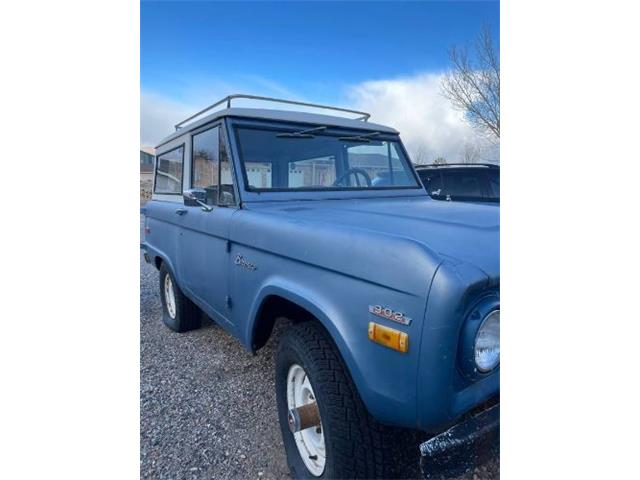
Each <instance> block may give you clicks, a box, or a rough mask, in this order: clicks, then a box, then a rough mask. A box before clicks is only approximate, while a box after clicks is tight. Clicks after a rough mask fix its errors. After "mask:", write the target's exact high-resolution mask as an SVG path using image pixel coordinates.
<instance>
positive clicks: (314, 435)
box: [287, 364, 327, 477]
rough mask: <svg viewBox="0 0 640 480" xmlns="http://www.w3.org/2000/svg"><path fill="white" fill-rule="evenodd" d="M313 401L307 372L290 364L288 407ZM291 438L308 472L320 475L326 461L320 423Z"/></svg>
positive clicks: (314, 399)
mask: <svg viewBox="0 0 640 480" xmlns="http://www.w3.org/2000/svg"><path fill="white" fill-rule="evenodd" d="M313 402H317V399H316V395H315V393H313V388H312V387H311V382H309V377H308V376H307V373H306V372H305V371H304V369H303V368H302V367H301V366H300V365H298V364H293V365H291V367H289V373H288V374H287V406H288V408H289V409H293V408H298V407H301V406H302V405H306V404H308V403H313ZM293 438H294V439H295V442H296V446H297V447H298V453H300V457H302V461H303V462H304V464H305V466H306V467H307V469H308V470H309V472H311V474H312V475H313V476H315V477H319V476H320V475H322V472H324V466H325V464H326V462H327V452H326V449H325V446H324V433H323V430H322V423H320V427H317V428H316V427H311V428H307V429H305V430H302V431H301V432H296V433H294V434H293Z"/></svg>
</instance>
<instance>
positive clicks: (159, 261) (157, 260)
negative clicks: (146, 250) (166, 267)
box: [153, 257, 162, 270]
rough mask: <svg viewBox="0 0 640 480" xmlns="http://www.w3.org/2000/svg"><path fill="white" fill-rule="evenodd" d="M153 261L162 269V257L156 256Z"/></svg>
mask: <svg viewBox="0 0 640 480" xmlns="http://www.w3.org/2000/svg"><path fill="white" fill-rule="evenodd" d="M153 263H155V264H156V268H157V269H158V270H160V267H161V266H162V258H160V257H156V258H154V259H153Z"/></svg>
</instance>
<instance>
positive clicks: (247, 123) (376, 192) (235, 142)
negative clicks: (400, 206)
mask: <svg viewBox="0 0 640 480" xmlns="http://www.w3.org/2000/svg"><path fill="white" fill-rule="evenodd" d="M229 122H230V128H229V131H230V133H231V134H230V135H229V136H230V137H231V143H232V149H233V153H234V158H235V161H237V167H238V168H237V171H239V172H241V175H240V177H241V179H242V182H243V191H244V197H245V200H252V199H256V200H257V199H259V198H260V199H265V200H266V199H267V198H265V197H268V198H269V199H271V198H273V199H280V198H282V199H285V198H289V197H290V198H291V199H295V198H303V197H304V198H306V197H313V198H354V197H359V198H364V197H381V196H382V197H386V196H418V195H419V196H424V195H426V191H425V190H424V188H423V186H422V181H421V180H420V177H419V176H418V175H417V173H416V172H415V170H414V168H413V165H412V164H411V160H410V158H409V155H408V153H407V151H406V149H405V147H404V145H403V144H402V141H401V140H400V137H399V135H398V133H397V132H393V131H380V134H379V135H378V136H376V137H375V141H389V142H394V143H395V144H396V145H397V148H398V150H399V153H401V155H399V157H404V158H399V160H400V162H402V165H403V166H404V167H405V169H406V170H407V174H408V175H410V178H413V180H414V182H415V183H414V185H387V186H371V187H368V186H364V187H342V186H339V187H335V188H333V187H302V188H256V187H252V186H251V185H250V184H249V181H248V177H247V172H246V168H245V164H244V160H243V158H242V147H241V144H240V138H239V129H240V128H253V129H260V130H270V131H274V133H294V132H296V131H300V130H303V129H309V128H314V127H319V126H326V129H325V130H322V131H321V132H320V133H318V134H317V136H320V135H322V136H330V137H345V136H361V135H366V134H370V133H371V132H372V131H378V129H377V128H376V129H355V128H345V127H340V126H333V125H330V124H327V125H320V124H310V123H299V122H282V121H272V120H259V119H246V118H240V117H236V118H233V117H230V118H229ZM372 140H373V139H372ZM296 141H298V140H296ZM299 141H301V142H304V141H305V139H304V138H302V139H299ZM409 172H410V173H409ZM354 194H356V195H354Z"/></svg>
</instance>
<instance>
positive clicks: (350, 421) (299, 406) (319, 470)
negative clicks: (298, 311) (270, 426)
mask: <svg viewBox="0 0 640 480" xmlns="http://www.w3.org/2000/svg"><path fill="white" fill-rule="evenodd" d="M276 389H277V390H276V396H277V403H278V417H279V421H280V428H281V430H282V438H283V442H284V447H285V452H286V456H287V463H288V465H289V469H290V470H291V473H292V475H293V477H294V478H296V479H315V478H323V479H333V478H354V479H364V478H417V476H418V475H419V470H418V449H417V441H416V443H415V445H412V444H411V441H412V439H413V438H415V435H413V432H407V431H405V430H399V429H396V428H390V427H386V426H383V425H381V424H380V423H379V422H377V421H376V420H375V419H374V418H373V417H371V415H370V414H369V413H368V411H367V410H366V408H365V406H364V404H363V403H362V400H361V399H360V396H359V394H358V392H357V390H356V387H355V385H354V383H353V381H352V380H351V377H350V375H349V372H348V371H347V369H346V366H345V365H344V362H343V361H342V358H341V357H340V354H339V352H338V350H337V348H336V347H335V346H334V344H333V342H332V340H331V339H330V338H329V335H328V334H327V333H326V331H325V330H324V328H323V327H322V326H320V325H319V324H317V323H315V322H303V323H299V324H297V325H293V326H292V327H290V328H289V329H287V330H286V331H285V332H284V333H283V336H282V338H281V340H280V345H279V347H278V352H277V354H276ZM316 409H317V410H316ZM301 427H306V428H301ZM296 430H297V431H296Z"/></svg>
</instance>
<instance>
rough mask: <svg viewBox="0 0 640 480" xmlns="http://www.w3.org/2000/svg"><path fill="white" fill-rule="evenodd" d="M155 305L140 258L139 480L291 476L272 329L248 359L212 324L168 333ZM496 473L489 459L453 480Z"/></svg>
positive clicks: (148, 271)
mask: <svg viewBox="0 0 640 480" xmlns="http://www.w3.org/2000/svg"><path fill="white" fill-rule="evenodd" d="M161 308H162V307H161V305H160V296H159V293H158V272H157V270H156V269H155V267H153V266H151V265H149V264H147V263H145V262H144V259H143V258H142V254H141V255H140V476H141V478H143V479H251V478H254V479H275V478H277V479H285V478H291V476H290V474H289V470H288V468H287V465H286V462H285V458H284V450H283V446H282V439H281V438H280V428H279V426H278V419H277V415H276V408H275V404H276V399H275V389H274V369H273V361H274V351H275V345H276V344H277V339H278V331H276V332H274V335H273V336H272V337H271V340H270V341H269V343H268V344H267V345H266V346H265V347H264V348H263V349H261V350H260V351H259V352H258V354H257V355H256V356H252V355H251V354H250V353H249V352H247V351H246V350H245V349H244V348H243V347H242V346H241V345H240V343H239V342H238V341H237V340H235V339H234V338H233V337H231V336H230V335H229V334H227V333H226V332H225V331H224V330H223V329H222V328H220V327H219V326H217V325H216V324H214V323H213V322H208V323H207V324H206V325H204V327H203V328H201V329H199V330H196V331H193V332H189V333H185V334H178V333H173V332H171V331H170V330H168V329H167V328H166V327H164V325H163V323H162V319H161V312H162V310H161ZM416 458H417V457H416ZM499 470H500V469H499V460H498V459H497V458H495V459H493V460H491V461H490V462H488V463H487V464H486V465H483V466H481V467H479V468H478V469H476V471H475V472H473V473H471V474H469V475H467V476H465V477H460V479H459V480H462V479H474V480H475V479H497V478H499Z"/></svg>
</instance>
